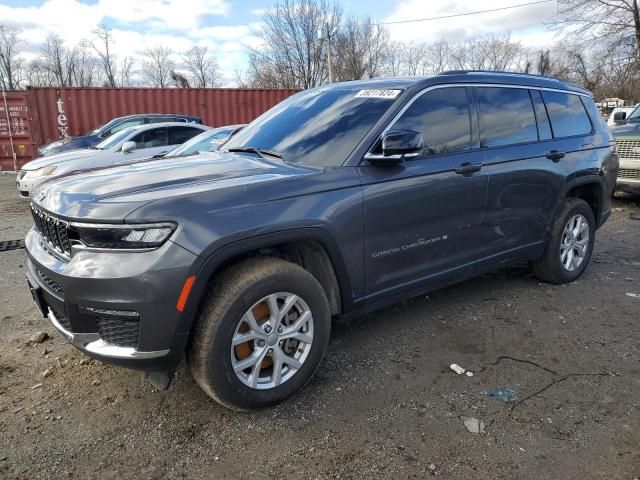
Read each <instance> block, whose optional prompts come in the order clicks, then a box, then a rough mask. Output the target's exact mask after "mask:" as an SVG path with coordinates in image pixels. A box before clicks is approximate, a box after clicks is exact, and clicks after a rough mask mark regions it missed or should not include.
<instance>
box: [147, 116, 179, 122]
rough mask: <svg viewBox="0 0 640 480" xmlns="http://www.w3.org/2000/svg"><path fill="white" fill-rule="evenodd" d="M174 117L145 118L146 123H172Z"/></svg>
mask: <svg viewBox="0 0 640 480" xmlns="http://www.w3.org/2000/svg"><path fill="white" fill-rule="evenodd" d="M173 121H175V117H147V123H163V122H173Z"/></svg>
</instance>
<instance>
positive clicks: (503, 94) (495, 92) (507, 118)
mask: <svg viewBox="0 0 640 480" xmlns="http://www.w3.org/2000/svg"><path fill="white" fill-rule="evenodd" d="M476 96H477V99H478V114H479V120H480V146H481V147H499V146H502V145H515V144H518V143H527V142H535V141H537V140H538V130H537V128H536V117H535V115H534V113H533V105H532V104H531V97H530V96H529V91H528V90H525V89H520V88H504V87H478V88H477V89H476Z"/></svg>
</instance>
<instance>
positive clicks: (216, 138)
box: [165, 128, 233, 157]
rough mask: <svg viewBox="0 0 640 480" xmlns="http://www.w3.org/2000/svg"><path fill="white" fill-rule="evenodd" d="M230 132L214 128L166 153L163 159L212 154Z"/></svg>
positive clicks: (230, 130)
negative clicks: (205, 153)
mask: <svg viewBox="0 0 640 480" xmlns="http://www.w3.org/2000/svg"><path fill="white" fill-rule="evenodd" d="M231 132H233V129H232V128H216V129H215V130H209V131H207V132H203V133H201V134H199V135H196V136H195V137H193V138H192V139H191V140H189V141H187V142H184V143H183V144H182V145H180V146H179V147H177V148H175V149H174V150H172V151H171V152H170V153H167V154H166V155H165V157H179V156H181V155H190V154H192V153H197V152H213V151H214V150H217V149H218V147H219V146H220V145H221V144H222V142H224V141H225V140H226V139H227V137H228V136H229V134H230V133H231Z"/></svg>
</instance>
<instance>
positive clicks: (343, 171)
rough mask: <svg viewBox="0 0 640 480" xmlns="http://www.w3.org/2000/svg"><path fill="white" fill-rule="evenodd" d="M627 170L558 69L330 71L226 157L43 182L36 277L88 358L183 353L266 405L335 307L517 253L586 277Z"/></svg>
mask: <svg viewBox="0 0 640 480" xmlns="http://www.w3.org/2000/svg"><path fill="white" fill-rule="evenodd" d="M617 168H618V157H617V154H616V152H615V144H614V141H613V137H612V135H611V133H610V132H609V129H608V128H607V126H606V125H605V124H604V123H603V120H601V118H600V116H599V114H598V111H597V109H596V106H595V104H594V102H593V99H592V98H591V96H590V94H589V93H588V92H587V91H585V90H583V89H581V88H579V87H577V86H575V85H571V84H567V83H563V82H560V81H558V80H554V79H550V78H544V77H538V76H532V75H516V74H508V73H485V72H466V71H458V72H448V73H444V74H440V75H437V76H433V77H427V78H405V79H376V80H366V81H356V82H347V83H338V84H332V85H326V86H322V87H319V88H315V89H312V90H307V91H303V92H300V93H298V94H296V95H294V96H292V97H290V98H288V99H287V100H285V101H284V102H282V103H280V104H278V105H276V106H275V107H273V108H272V109H271V110H269V111H268V112H266V113H265V114H263V115H262V116H261V117H259V118H258V119H256V120H255V121H254V122H252V123H251V124H249V125H248V126H246V127H245V128H244V129H243V130H241V131H240V132H239V133H237V134H236V135H235V136H233V137H232V138H231V139H229V141H228V142H226V143H225V144H224V146H223V147H222V148H221V149H220V150H219V151H217V152H205V153H200V154H198V155H193V156H188V157H181V158H179V159H176V160H175V161H173V160H171V159H162V160H157V161H147V162H143V163H137V164H130V165H123V166H121V167H113V168H110V169H105V170H95V171H91V172H86V173H85V174H84V175H82V176H77V175H69V176H66V177H64V178H60V179H56V180H53V181H51V182H48V183H46V184H44V185H42V186H41V187H40V188H39V189H38V190H36V191H35V192H34V194H33V197H32V205H31V209H32V212H33V218H34V222H35V225H34V227H33V228H32V229H31V230H30V231H29V233H28V234H27V237H26V249H27V254H28V262H27V272H26V275H27V279H28V284H29V288H30V289H31V292H32V294H33V298H34V299H35V301H36V304H37V305H38V307H39V309H40V311H41V313H42V315H44V316H45V317H48V318H49V320H50V321H51V322H52V323H53V325H54V326H55V327H56V328H57V329H58V331H59V332H60V333H61V334H62V335H63V336H64V337H66V338H67V339H68V340H69V341H70V342H71V343H72V344H73V345H75V346H76V347H77V348H79V349H80V350H82V351H83V352H85V353H86V354H87V355H89V356H91V357H94V358H96V359H99V360H102V361H104V362H108V363H112V364H115V365H120V366H123V367H130V368H136V369H140V370H143V371H145V372H147V373H148V378H149V379H150V380H151V382H152V383H153V384H154V385H156V386H157V387H158V388H166V387H168V386H169V384H170V381H171V378H172V374H173V371H174V370H175V369H176V368H177V366H178V364H179V363H180V362H181V361H182V360H183V359H184V358H186V361H187V364H188V366H189V368H190V370H191V372H192V374H193V377H194V378H195V380H196V382H197V383H198V384H199V385H200V386H201V387H202V388H203V389H204V391H205V392H206V393H207V394H209V395H210V396H211V397H213V398H214V399H216V400H218V401H219V402H221V403H222V404H224V405H226V406H228V407H231V408H234V409H240V410H248V409H255V408H259V407H264V406H266V405H271V404H274V403H276V402H280V401H282V400H284V399H285V398H287V397H288V396H289V395H291V394H293V393H294V392H296V391H297V390H299V389H300V388H301V387H302V386H303V385H304V384H305V383H307V381H309V379H310V378H311V376H312V375H313V373H314V372H315V370H316V369H317V368H318V367H319V366H320V365H321V360H322V358H323V355H324V353H325V350H326V348H327V344H328V342H329V333H330V329H331V318H332V317H344V318H347V317H351V316H354V315H358V314H362V313H364V312H368V311H371V310H373V309H377V308H380V307H383V306H385V305H389V304H392V303H394V302H398V301H400V300H402V299H406V298H409V297H412V296H415V295H418V294H421V293H424V292H428V291H430V290H433V289H436V288H440V287H442V286H445V285H449V284H452V283H455V282H459V281H461V280H464V279H467V278H469V277H472V276H475V275H478V274H480V273H483V272H486V271H488V270H492V269H495V268H497V267H500V266H503V265H506V264H509V263H512V262H522V261H529V262H531V264H532V267H533V272H534V273H535V275H536V276H537V277H538V278H540V279H541V280H543V281H546V282H551V283H558V284H560V283H566V282H572V281H574V280H575V279H576V278H578V277H579V276H580V275H581V274H582V273H583V272H584V270H585V268H587V265H588V263H589V259H590V257H591V252H592V249H593V244H594V241H595V236H596V231H597V229H598V228H599V227H600V226H602V224H603V223H604V222H605V221H606V220H607V218H608V216H609V214H610V198H611V192H612V191H613V188H614V185H615V181H616V174H617ZM461 301H463V300H462V299H461ZM424 321H429V319H428V318H425V319H424ZM393 328H403V326H402V324H395V325H393ZM434 368H440V366H438V365H434Z"/></svg>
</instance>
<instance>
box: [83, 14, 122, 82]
mask: <svg viewBox="0 0 640 480" xmlns="http://www.w3.org/2000/svg"><path fill="white" fill-rule="evenodd" d="M93 33H94V35H95V37H96V38H95V39H94V40H93V41H90V42H87V44H88V45H89V46H91V48H92V49H93V51H94V52H95V53H96V55H97V56H98V59H99V63H100V68H101V69H102V73H103V75H104V83H105V85H106V86H107V87H116V86H117V85H116V78H118V73H117V58H116V56H115V55H114V53H113V35H112V34H111V31H110V30H109V29H108V28H107V27H105V26H104V25H101V26H100V27H99V28H98V29H96V30H94V31H93Z"/></svg>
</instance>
